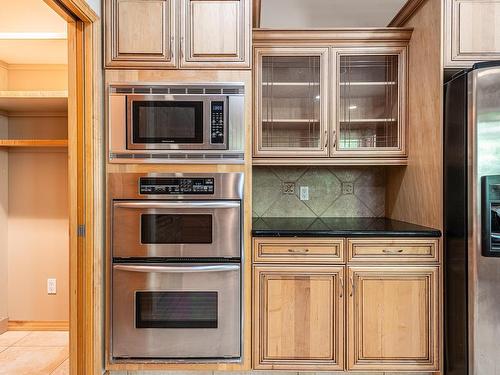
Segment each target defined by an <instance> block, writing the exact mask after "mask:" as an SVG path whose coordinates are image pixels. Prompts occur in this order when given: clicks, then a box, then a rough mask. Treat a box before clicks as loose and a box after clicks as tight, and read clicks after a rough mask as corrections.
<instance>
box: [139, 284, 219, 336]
mask: <svg viewBox="0 0 500 375" xmlns="http://www.w3.org/2000/svg"><path fill="white" fill-rule="evenodd" d="M135 304H136V309H135V311H136V316H135V326H136V328H217V326H218V322H217V316H218V295H217V292H181V291H179V292H167V291H158V292H136V295H135Z"/></svg>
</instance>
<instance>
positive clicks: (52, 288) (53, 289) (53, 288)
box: [47, 279, 57, 294]
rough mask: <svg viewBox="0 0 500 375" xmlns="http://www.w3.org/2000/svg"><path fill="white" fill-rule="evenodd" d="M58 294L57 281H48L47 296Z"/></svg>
mask: <svg viewBox="0 0 500 375" xmlns="http://www.w3.org/2000/svg"><path fill="white" fill-rule="evenodd" d="M56 293H57V280H56V279H47V294H56Z"/></svg>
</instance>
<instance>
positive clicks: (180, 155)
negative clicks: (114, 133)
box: [109, 152, 244, 162]
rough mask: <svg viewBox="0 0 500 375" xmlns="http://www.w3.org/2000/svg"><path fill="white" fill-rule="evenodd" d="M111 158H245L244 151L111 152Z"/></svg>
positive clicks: (178, 159)
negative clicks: (190, 152) (188, 152)
mask: <svg viewBox="0 0 500 375" xmlns="http://www.w3.org/2000/svg"><path fill="white" fill-rule="evenodd" d="M109 156H110V159H117V160H119V159H136V160H142V161H146V162H147V161H154V160H155V159H156V160H159V159H160V160H177V161H187V160H196V161H198V162H199V161H203V160H210V161H214V160H239V161H242V160H243V159H244V154H243V153H237V152H233V153H217V154H184V153H176V154H167V153H140V154H135V153H134V154H132V153H110V155H109Z"/></svg>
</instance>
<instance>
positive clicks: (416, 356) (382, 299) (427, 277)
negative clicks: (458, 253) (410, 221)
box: [347, 265, 439, 371]
mask: <svg viewBox="0 0 500 375" xmlns="http://www.w3.org/2000/svg"><path fill="white" fill-rule="evenodd" d="M348 278H349V292H348V294H349V297H348V304H347V305H348V307H347V317H348V327H347V331H348V340H347V341H348V349H347V353H348V356H347V357H348V364H347V367H348V370H355V371H365V370H366V371H372V370H373V371H396V370H397V371H406V370H409V371H436V370H439V361H438V358H439V345H438V343H439V329H438V318H439V307H438V306H439V294H438V285H439V268H438V267H437V266H413V267H412V266H402V265H401V266H397V267H382V266H364V267H358V266H355V267H348Z"/></svg>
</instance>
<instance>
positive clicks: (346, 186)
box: [342, 182, 354, 195]
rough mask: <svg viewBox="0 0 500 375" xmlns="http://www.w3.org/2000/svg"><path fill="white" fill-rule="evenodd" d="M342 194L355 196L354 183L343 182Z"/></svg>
mask: <svg viewBox="0 0 500 375" xmlns="http://www.w3.org/2000/svg"><path fill="white" fill-rule="evenodd" d="M342 194H343V195H348V194H354V185H353V183H352V182H342Z"/></svg>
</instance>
